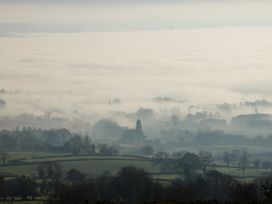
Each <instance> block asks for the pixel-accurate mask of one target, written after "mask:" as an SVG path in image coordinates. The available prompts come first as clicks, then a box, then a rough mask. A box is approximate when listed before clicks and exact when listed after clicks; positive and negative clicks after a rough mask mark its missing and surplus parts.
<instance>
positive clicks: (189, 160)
mask: <svg viewBox="0 0 272 204" xmlns="http://www.w3.org/2000/svg"><path fill="white" fill-rule="evenodd" d="M177 165H178V167H179V168H181V169H182V170H183V173H184V177H185V179H186V180H189V179H190V178H191V176H192V175H193V173H194V172H195V171H196V170H198V169H203V163H202V161H201V160H200V158H199V156H197V155H196V154H194V153H191V152H186V153H185V154H184V155H183V157H181V158H180V159H178V161H177Z"/></svg>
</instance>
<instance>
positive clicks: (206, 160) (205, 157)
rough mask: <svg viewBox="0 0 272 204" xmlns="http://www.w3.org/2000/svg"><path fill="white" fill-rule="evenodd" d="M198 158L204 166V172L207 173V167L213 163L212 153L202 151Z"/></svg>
mask: <svg viewBox="0 0 272 204" xmlns="http://www.w3.org/2000/svg"><path fill="white" fill-rule="evenodd" d="M198 156H199V158H200V160H201V162H202V164H203V170H204V171H205V170H206V168H207V166H208V165H209V164H210V163H211V161H212V153H210V152H208V151H203V150H201V151H200V152H199V153H198Z"/></svg>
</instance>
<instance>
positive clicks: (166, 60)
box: [0, 0, 272, 115]
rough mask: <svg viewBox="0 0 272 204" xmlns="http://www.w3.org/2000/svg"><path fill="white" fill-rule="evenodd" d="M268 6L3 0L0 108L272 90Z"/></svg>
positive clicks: (220, 1)
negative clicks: (1, 103) (3, 104)
mask: <svg viewBox="0 0 272 204" xmlns="http://www.w3.org/2000/svg"><path fill="white" fill-rule="evenodd" d="M75 2H76V3H75ZM271 10H272V1H270V0H266V1H265V0H256V1H250V0H248V1H246V0H241V1H239V0H236V1H232V0H210V1H206V0H201V1H200V0H199V1H197V0H184V1H174V0H173V1H167V3H166V1H160V0H149V1H139V0H138V1H136V0H135V1H132V0H127V1H125V0H123V1H121V0H120V1H116V0H111V1H110V0H109V1H106V0H102V1H101V0H100V1H87V0H86V1H83V0H81V1H69V0H62V1H61V0H58V1H53V0H52V1H51V0H50V1H46V0H44V1H42V0H35V1H34V0H33V1H31V0H26V1H23V0H20V1H19V0H17V1H14V0H9V1H7V0H2V1H1V0H0V73H1V74H0V90H1V89H5V90H6V91H1V92H2V93H1V92H0V99H3V100H5V101H6V102H7V107H6V108H5V109H2V110H1V109H0V115H11V114H12V115H13V114H18V113H23V112H29V113H35V114H43V113H44V112H46V111H55V112H58V113H60V114H68V115H69V114H70V113H72V112H74V111H75V110H76V111H77V112H79V113H82V114H88V113H91V112H93V111H98V112H105V111H109V110H124V111H133V110H135V109H137V108H138V107H142V106H143V107H153V105H154V104H153V103H152V102H151V99H152V98H153V97H156V96H169V97H173V98H177V99H188V100H189V101H190V103H191V104H202V105H211V104H216V103H222V102H231V103H234V102H239V101H241V100H255V99H259V98H264V99H267V100H271V99H272V98H271V95H272V80H271V76H272V38H271V36H272V12H271ZM113 98H120V99H121V100H122V103H121V104H119V105H111V106H108V105H107V102H108V100H109V99H113ZM188 105H189V104H187V105H186V104H172V106H173V107H180V106H186V107H187V106H188ZM155 108H157V109H160V107H159V106H155ZM181 108H184V107H181ZM185 109H186V108H185Z"/></svg>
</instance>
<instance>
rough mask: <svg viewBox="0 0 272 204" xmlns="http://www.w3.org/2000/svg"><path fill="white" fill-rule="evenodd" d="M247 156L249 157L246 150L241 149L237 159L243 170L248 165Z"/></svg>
mask: <svg viewBox="0 0 272 204" xmlns="http://www.w3.org/2000/svg"><path fill="white" fill-rule="evenodd" d="M248 157H249V155H248V152H247V151H246V150H245V149H243V151H242V154H241V157H240V159H239V165H240V167H241V169H242V171H243V172H244V171H245V170H246V167H247V165H248V162H249V160H248Z"/></svg>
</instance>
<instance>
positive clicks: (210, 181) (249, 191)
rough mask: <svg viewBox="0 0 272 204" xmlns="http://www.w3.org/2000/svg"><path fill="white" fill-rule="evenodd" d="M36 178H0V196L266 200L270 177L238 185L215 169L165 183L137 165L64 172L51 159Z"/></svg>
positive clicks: (62, 200)
mask: <svg viewBox="0 0 272 204" xmlns="http://www.w3.org/2000/svg"><path fill="white" fill-rule="evenodd" d="M38 172H39V176H40V178H39V179H40V180H41V181H42V182H35V181H34V180H32V179H30V178H28V177H25V176H21V177H19V178H15V179H5V178H4V177H1V179H0V199H2V200H5V199H15V198H16V199H18V198H19V197H20V198H21V199H22V200H26V199H34V198H35V197H36V196H42V197H44V196H46V197H47V198H48V202H49V203H52V204H56V203H58V204H70V203H71V204H81V203H89V204H92V203H111V204H114V203H116V204H117V203H119V204H126V203H130V204H142V203H168V202H169V203H170V201H171V203H193V202H196V201H198V203H200V201H203V203H204V201H205V203H223V202H228V203H234V202H236V203H271V202H272V194H271V192H272V185H271V184H270V183H269V181H271V178H266V182H263V181H262V182H255V183H254V182H253V183H240V182H238V181H236V180H235V179H233V178H232V177H231V176H228V175H224V174H221V173H219V172H217V171H205V173H204V174H202V175H198V176H197V177H194V178H191V179H189V180H183V179H175V180H173V181H170V180H169V181H168V182H167V183H165V181H164V182H161V181H160V180H159V179H154V178H153V177H152V176H151V175H150V174H149V173H147V172H146V171H144V170H143V169H140V168H136V167H134V166H128V167H123V168H122V169H121V170H120V171H119V172H118V173H117V174H116V175H112V174H111V173H103V174H102V175H100V176H88V175H85V174H83V173H82V172H80V171H78V170H76V169H71V170H69V171H68V172H66V174H65V175H64V172H63V171H62V167H61V166H60V165H59V164H57V163H45V164H43V165H40V166H39V167H38Z"/></svg>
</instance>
